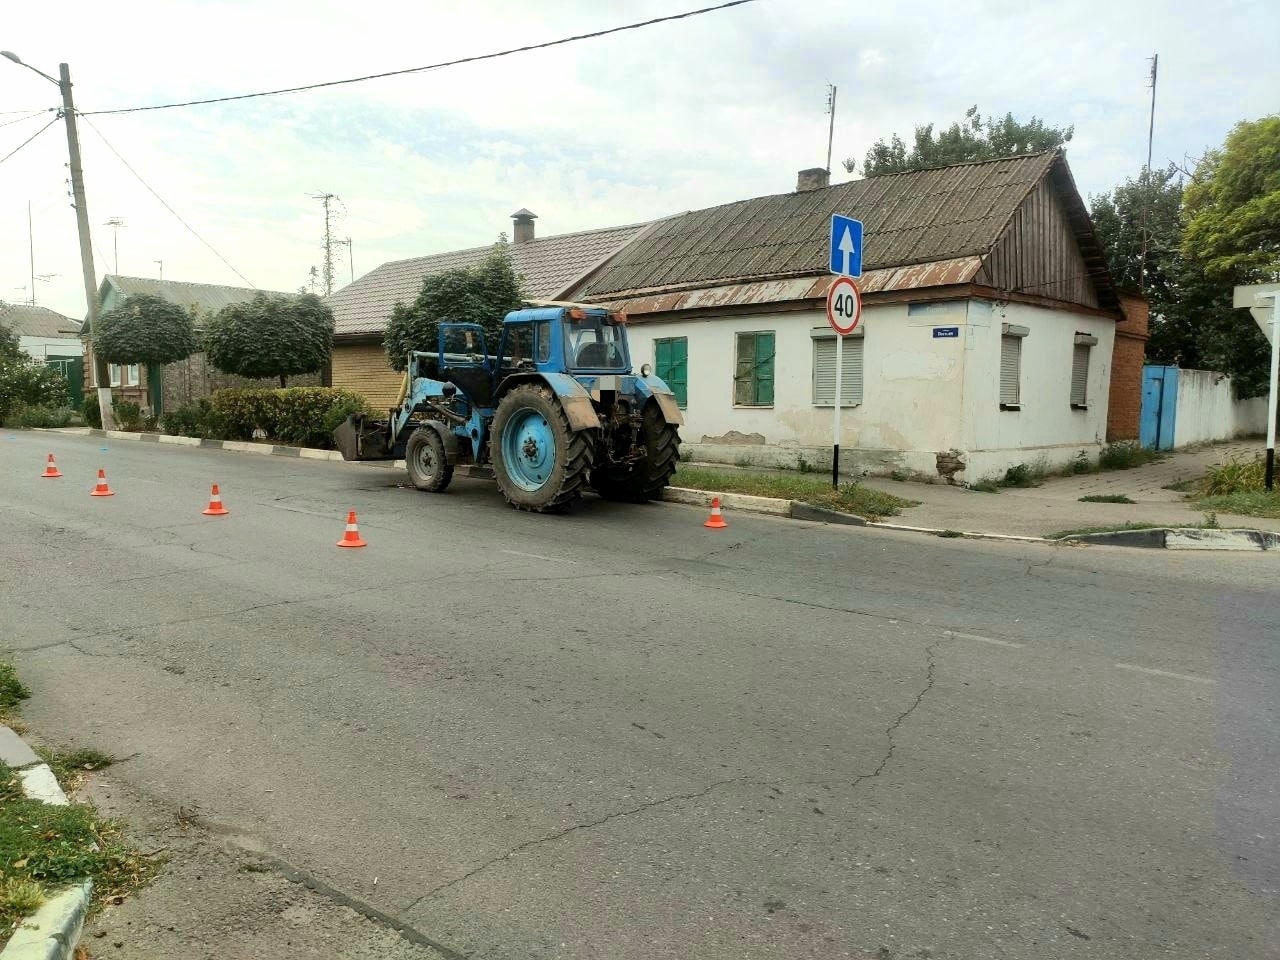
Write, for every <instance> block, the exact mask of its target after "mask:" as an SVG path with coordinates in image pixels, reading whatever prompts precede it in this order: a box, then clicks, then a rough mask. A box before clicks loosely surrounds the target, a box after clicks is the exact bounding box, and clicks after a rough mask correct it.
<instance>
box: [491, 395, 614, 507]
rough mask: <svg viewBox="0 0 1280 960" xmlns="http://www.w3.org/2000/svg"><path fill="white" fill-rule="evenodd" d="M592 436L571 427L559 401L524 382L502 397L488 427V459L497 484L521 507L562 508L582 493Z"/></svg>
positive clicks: (593, 450) (512, 503) (591, 454)
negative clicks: (489, 428)
mask: <svg viewBox="0 0 1280 960" xmlns="http://www.w3.org/2000/svg"><path fill="white" fill-rule="evenodd" d="M594 454H595V445H594V437H593V436H592V435H591V434H590V433H589V432H588V431H578V432H576V433H575V432H574V431H572V430H571V429H569V421H568V418H566V417H565V415H564V410H563V409H562V408H561V406H560V401H559V400H557V399H556V397H555V394H553V393H552V392H551V391H550V390H548V389H547V388H546V387H543V386H539V385H537V384H532V383H527V384H522V385H520V386H518V387H516V388H514V389H513V390H512V391H511V392H510V393H508V394H507V395H506V396H505V397H503V398H502V401H501V402H500V403H499V404H498V411H497V413H496V414H494V417H493V426H492V428H491V431H490V440H489V460H490V462H491V463H492V464H493V473H494V477H495V478H496V479H497V481H498V488H499V489H500V490H501V491H502V495H503V496H504V497H506V498H507V502H508V503H510V504H511V505H512V506H513V507H516V508H518V509H520V510H534V511H537V512H539V513H545V512H551V511H556V510H563V509H565V508H566V507H568V506H569V504H570V503H572V502H573V501H574V500H576V499H577V498H578V497H579V496H581V495H582V487H583V485H584V484H585V483H586V480H587V476H588V475H589V474H590V472H591V463H592V460H593V459H594Z"/></svg>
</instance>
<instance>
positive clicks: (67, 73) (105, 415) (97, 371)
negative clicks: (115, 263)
mask: <svg viewBox="0 0 1280 960" xmlns="http://www.w3.org/2000/svg"><path fill="white" fill-rule="evenodd" d="M0 56H2V57H4V58H5V59H7V60H12V61H13V62H14V63H16V64H18V66H21V67H26V68H27V69H28V70H30V71H31V72H32V73H37V74H39V75H40V76H42V77H44V78H45V79H46V80H48V81H49V82H50V83H52V84H54V85H55V86H57V88H58V90H59V92H61V94H62V118H63V120H65V121H66V124H67V153H68V154H69V158H70V160H71V192H72V196H73V197H74V198H75V208H76V230H77V232H78V233H79V234H80V271H81V273H82V274H83V275H84V297H85V303H86V307H87V309H86V311H85V312H86V316H87V317H88V322H89V337H88V340H89V348H90V349H91V350H92V349H93V337H94V333H95V331H96V329H97V325H98V281H97V274H96V273H95V271H94V269H93V241H92V240H91V238H90V235H89V208H88V204H87V202H86V201H85V196H84V169H83V167H82V166H81V164H80V138H79V136H77V134H76V105H75V103H74V102H73V100H72V98H71V68H70V67H68V66H67V65H66V64H65V63H60V64H58V79H57V80H55V79H53V77H51V76H49V75H48V74H47V73H45V72H44V71H43V70H37V69H36V68H35V67H33V66H31V64H29V63H24V62H23V61H22V59H21V58H20V57H19V56H18V55H17V54H16V53H14V52H12V51H10V50H0ZM93 369H94V379H95V380H97V382H98V406H99V408H100V409H101V411H102V426H103V427H104V428H106V429H108V430H113V429H115V425H116V423H115V418H114V417H113V416H112V415H111V386H110V384H111V375H110V373H109V372H108V370H107V361H106V360H104V359H102V357H101V356H99V355H98V351H96V350H93Z"/></svg>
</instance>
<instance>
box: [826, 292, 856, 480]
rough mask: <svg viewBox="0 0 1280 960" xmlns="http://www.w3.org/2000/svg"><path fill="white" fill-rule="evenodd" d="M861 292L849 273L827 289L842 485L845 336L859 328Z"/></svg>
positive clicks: (834, 470) (835, 449) (835, 451)
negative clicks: (841, 452)
mask: <svg viewBox="0 0 1280 960" xmlns="http://www.w3.org/2000/svg"><path fill="white" fill-rule="evenodd" d="M861 319H862V293H861V291H859V290H858V285H857V284H856V283H854V282H853V280H852V278H850V277H837V278H836V280H835V282H834V283H832V284H831V289H830V290H828V291H827V324H828V325H829V326H830V327H831V329H832V330H834V331H835V332H836V395H835V396H834V397H833V398H832V406H833V407H834V408H835V413H834V416H833V418H832V431H833V432H832V442H831V486H832V487H839V486H840V406H841V400H842V399H843V396H842V394H843V390H844V338H845V337H847V336H848V335H849V334H851V333H853V331H854V330H856V329H858V323H859V321H861Z"/></svg>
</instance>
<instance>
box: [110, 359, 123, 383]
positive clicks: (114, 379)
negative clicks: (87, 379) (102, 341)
mask: <svg viewBox="0 0 1280 960" xmlns="http://www.w3.org/2000/svg"><path fill="white" fill-rule="evenodd" d="M123 374H124V371H123V369H122V368H121V367H120V364H118V363H110V364H107V379H108V380H109V381H110V385H111V386H113V387H120V386H124V375H123Z"/></svg>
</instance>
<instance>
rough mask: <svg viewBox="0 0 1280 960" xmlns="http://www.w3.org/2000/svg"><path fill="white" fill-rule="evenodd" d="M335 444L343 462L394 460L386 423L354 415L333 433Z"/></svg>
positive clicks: (362, 415) (357, 414)
mask: <svg viewBox="0 0 1280 960" xmlns="http://www.w3.org/2000/svg"><path fill="white" fill-rule="evenodd" d="M333 443H334V445H335V446H336V447H337V448H338V452H339V453H341V454H342V459H343V460H394V459H395V454H394V452H393V451H391V450H389V449H388V448H387V424H386V421H377V420H370V419H369V418H368V417H366V416H365V415H364V414H360V413H353V414H352V415H351V416H349V417H347V419H346V420H344V421H342V423H340V424H339V425H338V429H337V430H334V431H333Z"/></svg>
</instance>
